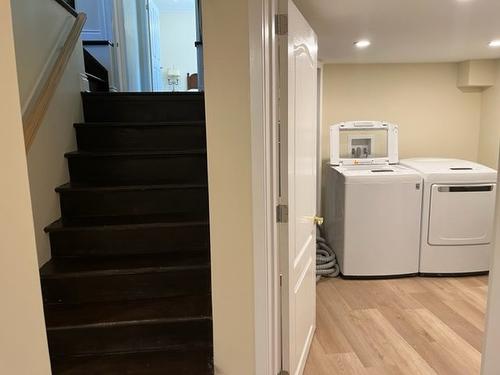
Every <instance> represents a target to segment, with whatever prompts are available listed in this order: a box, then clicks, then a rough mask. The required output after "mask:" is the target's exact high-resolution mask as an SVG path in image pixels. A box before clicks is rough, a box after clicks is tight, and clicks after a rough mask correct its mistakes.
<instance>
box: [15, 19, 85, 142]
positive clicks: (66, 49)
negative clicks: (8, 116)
mask: <svg viewBox="0 0 500 375" xmlns="http://www.w3.org/2000/svg"><path fill="white" fill-rule="evenodd" d="M86 20H87V15H86V14H85V13H79V14H78V16H77V17H76V19H75V22H74V24H73V27H72V28H71V31H70V32H69V34H68V38H67V39H66V41H65V42H64V46H63V48H62V50H61V52H60V54H59V56H58V57H57V60H56V61H55V63H54V66H53V67H52V70H51V71H50V73H49V76H48V77H47V79H46V80H45V82H44V84H43V86H42V88H41V89H40V91H39V92H38V93H37V95H36V97H35V98H34V99H33V100H32V101H31V103H30V104H29V105H28V108H27V110H26V112H25V113H24V114H23V127H24V142H25V145H26V152H28V151H29V149H30V147H31V145H32V143H33V141H34V140H35V135H36V133H37V132H38V129H39V128H40V125H41V124H42V121H43V118H44V117H45V114H46V113H47V109H48V108H49V104H50V101H51V100H52V97H53V96H54V93H55V91H56V88H57V86H58V85H59V82H60V81H61V78H62V76H63V74H64V71H65V69H66V66H67V65H68V62H69V59H70V58H71V55H72V54H73V50H74V49H75V46H76V43H77V42H78V39H79V38H80V33H81V32H82V29H83V25H84V24H85V21H86Z"/></svg>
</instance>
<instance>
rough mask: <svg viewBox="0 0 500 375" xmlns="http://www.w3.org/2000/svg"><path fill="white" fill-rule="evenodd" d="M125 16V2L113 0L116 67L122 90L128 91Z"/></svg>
mask: <svg viewBox="0 0 500 375" xmlns="http://www.w3.org/2000/svg"><path fill="white" fill-rule="evenodd" d="M123 21H124V18H123V3H122V1H121V0H113V25H112V27H113V36H114V43H115V46H114V49H115V65H116V66H115V69H116V71H117V76H118V85H119V90H120V91H128V79H127V59H126V45H125V40H126V38H125V29H124V22H123Z"/></svg>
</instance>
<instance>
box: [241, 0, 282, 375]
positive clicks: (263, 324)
mask: <svg viewBox="0 0 500 375" xmlns="http://www.w3.org/2000/svg"><path fill="white" fill-rule="evenodd" d="M249 4H250V6H249V21H250V22H249V25H250V75H251V77H252V79H251V87H250V101H251V108H252V111H251V113H252V116H251V122H252V132H251V137H252V194H253V248H254V298H255V363H256V367H255V372H256V373H257V374H262V375H276V374H278V373H280V371H281V368H282V367H281V355H282V350H281V310H280V277H279V256H278V242H277V240H278V235H277V234H278V228H277V220H276V218H277V215H276V206H277V190H276V186H277V176H278V174H277V165H278V164H277V160H278V159H277V157H278V153H277V148H276V141H277V135H278V133H277V130H278V129H277V118H278V115H277V114H278V112H277V111H278V104H277V99H278V75H277V74H278V70H277V47H278V44H277V43H278V38H277V36H276V33H275V30H276V25H275V14H277V10H278V0H259V1H255V2H250V3H249Z"/></svg>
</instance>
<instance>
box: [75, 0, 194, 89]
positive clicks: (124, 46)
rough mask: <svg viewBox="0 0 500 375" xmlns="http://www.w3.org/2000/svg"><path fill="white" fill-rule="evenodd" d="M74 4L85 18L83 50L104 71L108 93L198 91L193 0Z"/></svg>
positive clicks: (80, 0)
mask: <svg viewBox="0 0 500 375" xmlns="http://www.w3.org/2000/svg"><path fill="white" fill-rule="evenodd" d="M75 6H76V9H77V10H78V11H83V12H85V13H86V14H87V16H88V21H87V24H86V26H85V28H84V30H83V33H82V39H83V44H84V48H85V50H86V52H87V53H89V54H90V55H92V57H93V58H95V60H96V63H97V64H100V65H101V67H102V68H103V69H104V70H106V71H107V75H108V77H107V78H108V79H109V89H110V91H118V92H119V91H122V92H175V91H202V88H203V74H202V72H200V70H202V69H203V54H202V48H203V47H202V36H201V13H200V12H199V4H198V1H197V0H103V1H93V0H77V1H76V4H75ZM103 69H101V70H103ZM99 78H102V77H99Z"/></svg>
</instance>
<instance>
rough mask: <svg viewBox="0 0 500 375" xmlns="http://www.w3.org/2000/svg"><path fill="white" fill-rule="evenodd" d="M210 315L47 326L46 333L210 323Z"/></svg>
mask: <svg viewBox="0 0 500 375" xmlns="http://www.w3.org/2000/svg"><path fill="white" fill-rule="evenodd" d="M211 320H212V317H211V316H210V315H204V314H200V315H192V316H184V317H175V318H174V317H172V318H157V319H136V320H123V321H118V322H100V323H86V324H73V325H66V326H47V331H49V332H58V331H66V330H78V329H89V328H103V329H104V328H112V327H127V326H134V325H154V324H168V323H187V322H202V321H211Z"/></svg>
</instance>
